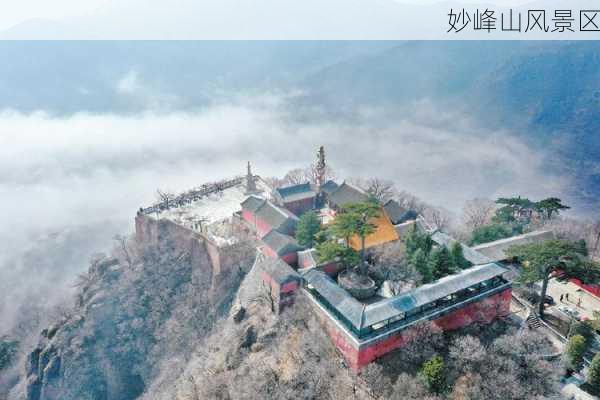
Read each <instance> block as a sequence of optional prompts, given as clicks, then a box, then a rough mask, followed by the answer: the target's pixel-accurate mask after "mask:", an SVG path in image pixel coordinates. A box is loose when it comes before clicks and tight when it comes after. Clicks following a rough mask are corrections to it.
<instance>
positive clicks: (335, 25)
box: [0, 0, 593, 39]
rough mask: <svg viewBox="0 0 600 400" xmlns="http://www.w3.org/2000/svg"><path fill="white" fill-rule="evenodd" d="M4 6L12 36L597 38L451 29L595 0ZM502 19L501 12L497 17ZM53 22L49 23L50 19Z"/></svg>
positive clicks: (27, 0) (3, 20)
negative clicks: (451, 22) (490, 14)
mask: <svg viewBox="0 0 600 400" xmlns="http://www.w3.org/2000/svg"><path fill="white" fill-rule="evenodd" d="M5 3H6V4H3V6H2V9H1V10H0V38H8V39H469V38H482V37H483V38H486V39H537V38H540V39H578V38H580V39H591V37H590V35H587V36H582V35H577V34H576V33H575V32H574V33H573V34H570V33H567V34H562V35H560V36H558V35H557V34H555V33H551V32H548V33H545V34H541V36H536V35H537V34H536V33H531V32H530V33H529V34H528V35H527V36H525V35H522V34H518V33H513V32H511V33H507V32H500V31H492V32H491V33H489V32H485V35H484V36H482V34H481V32H477V31H466V30H465V31H463V32H462V33H461V35H460V36H458V35H455V36H449V35H448V34H447V32H446V30H447V24H448V16H447V14H448V12H449V10H450V8H454V9H461V8H462V7H466V8H468V9H469V10H468V11H470V12H472V11H474V10H475V9H476V8H483V9H485V8H486V7H491V8H493V9H495V10H496V12H497V14H498V15H499V13H500V11H501V7H502V8H503V9H508V8H509V7H518V6H523V8H522V9H523V10H525V13H526V8H540V7H543V8H544V9H546V10H549V11H548V12H549V13H551V12H552V10H553V9H558V8H564V7H567V6H568V8H569V9H573V10H578V9H585V8H589V7H591V6H593V1H592V0H570V1H567V0H543V1H542V0H538V1H534V2H531V1H528V0H480V1H477V0H460V1H443V2H442V1H437V0H302V1H298V0H171V1H164V0H85V1H81V0H79V1H77V0H55V1H47V0H21V1H13V2H5ZM499 19H500V18H499V17H498V20H499ZM48 21H50V22H48Z"/></svg>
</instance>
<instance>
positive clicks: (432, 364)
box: [420, 356, 446, 394]
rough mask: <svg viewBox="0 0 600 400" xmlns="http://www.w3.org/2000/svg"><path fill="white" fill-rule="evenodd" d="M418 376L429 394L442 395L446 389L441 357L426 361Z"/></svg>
mask: <svg viewBox="0 0 600 400" xmlns="http://www.w3.org/2000/svg"><path fill="white" fill-rule="evenodd" d="M420 376H421V378H422V379H423V382H424V383H425V386H427V388H428V389H429V390H430V391H431V392H434V393H438V394H439V393H442V392H443V391H444V389H445V388H446V371H445V366H444V360H443V359H442V357H440V356H434V357H432V358H431V359H430V360H429V361H426V362H425V363H424V364H423V367H422V368H421V371H420Z"/></svg>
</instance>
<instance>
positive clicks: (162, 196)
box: [156, 189, 176, 209]
mask: <svg viewBox="0 0 600 400" xmlns="http://www.w3.org/2000/svg"><path fill="white" fill-rule="evenodd" d="M175 197H176V196H175V194H174V193H171V192H168V191H164V190H161V189H156V198H157V199H158V201H159V202H161V203H163V204H164V205H165V208H166V209H169V208H170V207H171V202H172V201H173V200H175Z"/></svg>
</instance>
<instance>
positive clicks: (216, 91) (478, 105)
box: [0, 41, 600, 204]
mask: <svg viewBox="0 0 600 400" xmlns="http://www.w3.org/2000/svg"><path fill="white" fill-rule="evenodd" d="M0 52H1V54H3V58H4V59H5V60H9V62H5V63H1V64H0V76H2V79H0V110H2V109H7V108H8V109H16V110H20V111H24V112H31V111H34V110H45V111H48V112H50V113H51V114H57V115H61V116H68V115H71V114H73V113H76V112H93V113H140V112H144V111H147V110H158V111H161V112H169V111H173V110H187V111H190V110H195V109H199V108H202V107H205V106H207V105H210V104H214V103H221V102H226V101H231V100H232V99H236V98H238V97H240V96H242V97H243V96H247V95H252V94H265V93H268V94H290V93H293V94H294V96H293V100H291V101H290V103H291V104H289V106H290V107H289V109H290V115H291V117H292V118H296V119H298V120H302V121H306V120H310V119H314V118H326V119H328V120H332V121H335V119H336V118H343V119H348V118H352V117H353V116H355V115H357V110H358V109H360V108H364V107H366V108H369V107H382V108H386V109H388V110H391V112H392V113H395V114H402V113H407V114H408V113H411V112H412V111H413V109H414V104H415V102H416V101H419V100H423V99H426V100H427V101H429V102H430V103H432V104H434V105H435V106H436V107H437V108H439V109H440V110H450V111H452V112H455V113H457V115H465V116H468V117H469V118H472V120H473V121H475V123H476V124H477V126H476V129H474V131H475V132H474V133H475V134H481V135H486V134H488V132H489V131H490V130H508V131H510V132H511V133H513V134H517V135H520V136H521V138H525V139H527V142H528V143H530V144H531V145H532V146H541V147H540V148H542V149H543V150H544V151H545V152H548V153H550V154H551V156H552V157H551V162H550V163H549V165H548V168H549V169H551V170H556V171H557V172H559V173H561V174H568V175H569V176H574V177H575V184H574V187H573V191H574V192H577V193H578V195H580V196H581V198H582V203H586V204H591V203H594V202H595V197H596V196H597V195H598V194H600V172H599V171H600V166H599V164H598V158H599V157H598V154H600V138H599V137H598V135H597V134H596V131H597V130H598V128H599V124H600V122H599V121H600V118H598V117H599V116H600V115H599V114H600V108H599V107H598V105H599V102H600V87H599V84H598V81H599V79H598V78H599V74H600V69H598V68H597V65H598V61H599V60H600V44H598V43H597V42H583V41H582V42H525V41H523V42H521V41H514V42H503V41H487V42H472V41H454V42H449V41H444V42H435V41H433V42H310V41H307V42H305V41H301V42H291V41H288V42H2V43H0ZM411 106H412V107H413V108H411ZM382 122H383V123H385V121H382ZM448 123H450V124H452V121H448Z"/></svg>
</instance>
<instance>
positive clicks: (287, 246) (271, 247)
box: [262, 229, 303, 266]
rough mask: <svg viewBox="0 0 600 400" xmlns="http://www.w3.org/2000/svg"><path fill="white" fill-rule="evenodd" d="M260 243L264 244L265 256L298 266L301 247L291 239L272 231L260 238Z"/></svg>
mask: <svg viewBox="0 0 600 400" xmlns="http://www.w3.org/2000/svg"><path fill="white" fill-rule="evenodd" d="M262 242H263V243H264V244H265V246H264V253H265V254H266V255H267V256H269V257H272V258H281V259H282V260H283V261H285V262H286V263H287V264H289V265H292V266H296V265H297V264H298V251H299V250H302V249H303V247H302V246H300V245H299V244H298V242H296V239H294V238H293V237H291V236H288V235H284V234H283V233H280V232H279V231H276V230H274V229H273V230H271V231H270V232H269V233H267V234H266V235H265V236H264V237H263V238H262Z"/></svg>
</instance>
